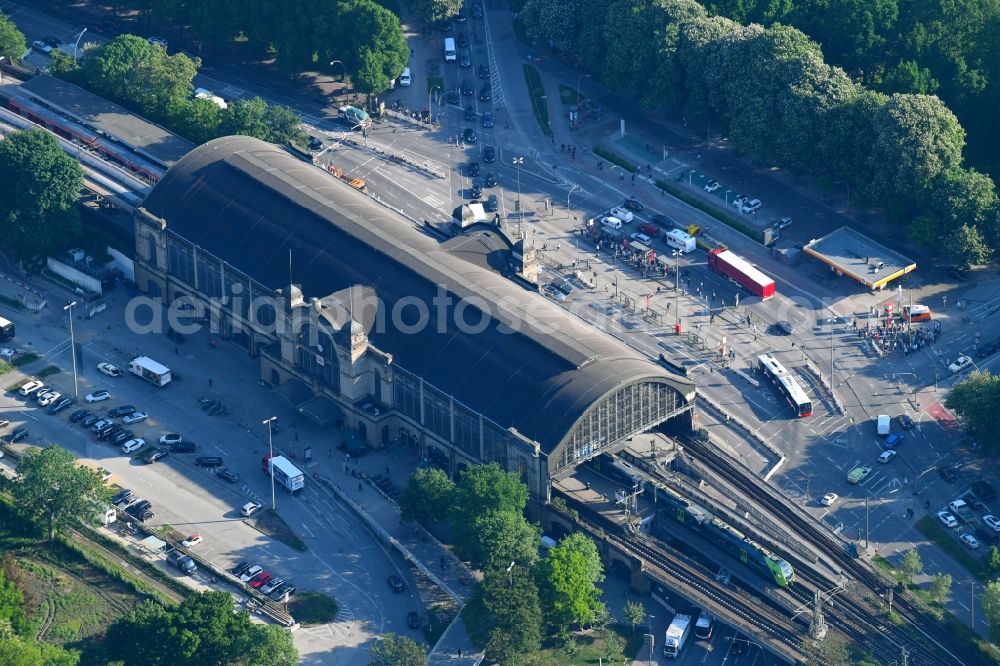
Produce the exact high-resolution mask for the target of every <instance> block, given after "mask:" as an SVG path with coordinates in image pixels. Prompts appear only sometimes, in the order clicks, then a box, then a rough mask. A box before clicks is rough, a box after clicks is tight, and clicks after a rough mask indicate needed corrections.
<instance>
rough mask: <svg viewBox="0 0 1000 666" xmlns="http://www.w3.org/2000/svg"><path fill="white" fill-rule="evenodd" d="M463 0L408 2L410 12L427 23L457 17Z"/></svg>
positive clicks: (412, 0) (417, 0)
mask: <svg viewBox="0 0 1000 666" xmlns="http://www.w3.org/2000/svg"><path fill="white" fill-rule="evenodd" d="M464 2H465V0H410V11H411V12H413V13H414V14H415V15H416V16H417V17H418V18H420V19H421V20H423V21H426V22H428V23H436V22H437V21H443V20H445V19H450V18H452V17H454V16H457V15H458V12H459V10H461V9H462V4H463V3H464Z"/></svg>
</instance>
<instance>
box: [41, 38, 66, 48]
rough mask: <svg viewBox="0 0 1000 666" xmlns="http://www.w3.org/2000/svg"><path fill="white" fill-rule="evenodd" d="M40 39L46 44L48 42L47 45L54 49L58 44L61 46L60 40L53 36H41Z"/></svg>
mask: <svg viewBox="0 0 1000 666" xmlns="http://www.w3.org/2000/svg"><path fill="white" fill-rule="evenodd" d="M42 41H43V42H45V43H46V44H48V45H49V46H51V47H52V48H54V49H57V48H59V47H60V46H62V42H60V41H59V40H58V39H56V38H55V37H42Z"/></svg>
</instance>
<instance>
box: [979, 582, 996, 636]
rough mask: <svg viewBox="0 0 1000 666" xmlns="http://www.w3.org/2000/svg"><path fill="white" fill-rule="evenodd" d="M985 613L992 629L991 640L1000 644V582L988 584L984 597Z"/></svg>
mask: <svg viewBox="0 0 1000 666" xmlns="http://www.w3.org/2000/svg"><path fill="white" fill-rule="evenodd" d="M982 604H983V612H984V613H985V614H986V623H987V624H988V625H989V628H990V639H992V640H993V642H994V643H1000V580H995V581H993V582H992V583H987V584H986V589H984V590H983V597H982Z"/></svg>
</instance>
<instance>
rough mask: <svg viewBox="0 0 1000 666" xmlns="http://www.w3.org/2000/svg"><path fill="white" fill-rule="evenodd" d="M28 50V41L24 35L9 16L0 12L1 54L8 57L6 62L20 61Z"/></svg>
mask: <svg viewBox="0 0 1000 666" xmlns="http://www.w3.org/2000/svg"><path fill="white" fill-rule="evenodd" d="M27 50H28V43H27V41H25V39H24V35H23V34H22V33H21V31H20V30H18V29H17V26H16V25H14V22H13V21H11V20H10V17H9V16H7V15H6V14H3V13H0V56H3V57H4V58H6V61H5V62H20V60H21V56H22V55H24V52H25V51H27Z"/></svg>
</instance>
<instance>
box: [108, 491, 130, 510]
mask: <svg viewBox="0 0 1000 666" xmlns="http://www.w3.org/2000/svg"><path fill="white" fill-rule="evenodd" d="M133 497H135V493H134V492H133V491H132V490H131V489H130V488H122V489H121V490H119V491H118V492H117V493H115V494H114V495H113V496H112V497H111V503H112V504H114V505H115V506H120V505H122V504H127V503H128V502H131V501H132V498H133Z"/></svg>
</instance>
